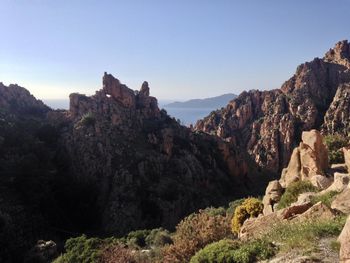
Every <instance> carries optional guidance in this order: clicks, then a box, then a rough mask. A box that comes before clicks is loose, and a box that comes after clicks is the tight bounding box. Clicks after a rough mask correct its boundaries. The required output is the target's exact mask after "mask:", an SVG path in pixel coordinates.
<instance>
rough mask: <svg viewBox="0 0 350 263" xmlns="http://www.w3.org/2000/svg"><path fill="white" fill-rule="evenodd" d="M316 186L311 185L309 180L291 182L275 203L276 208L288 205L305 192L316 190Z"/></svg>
mask: <svg viewBox="0 0 350 263" xmlns="http://www.w3.org/2000/svg"><path fill="white" fill-rule="evenodd" d="M316 191H317V188H316V187H315V186H313V185H312V184H311V183H310V182H309V181H298V182H294V183H291V184H290V185H289V186H288V187H287V189H286V191H285V192H284V194H283V195H282V196H281V200H280V201H279V203H278V205H277V209H282V208H285V207H288V206H289V205H290V204H292V203H294V202H296V201H297V200H298V196H299V195H300V194H302V193H306V192H316Z"/></svg>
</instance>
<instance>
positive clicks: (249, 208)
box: [232, 197, 264, 233]
mask: <svg viewBox="0 0 350 263" xmlns="http://www.w3.org/2000/svg"><path fill="white" fill-rule="evenodd" d="M263 208H264V205H263V204H262V202H261V201H260V200H259V199H257V198H253V197H250V198H247V199H246V200H244V201H243V203H242V204H241V205H239V206H237V207H236V209H235V213H234V215H233V218H232V232H233V233H238V232H239V229H240V228H241V226H242V225H243V223H244V221H245V220H247V219H248V218H251V217H257V216H258V215H259V214H261V213H262V211H263Z"/></svg>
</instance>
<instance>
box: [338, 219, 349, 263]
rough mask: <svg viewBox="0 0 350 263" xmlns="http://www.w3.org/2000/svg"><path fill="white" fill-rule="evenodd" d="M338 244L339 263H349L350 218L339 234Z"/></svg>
mask: <svg viewBox="0 0 350 263" xmlns="http://www.w3.org/2000/svg"><path fill="white" fill-rule="evenodd" d="M338 241H339V243H340V255H339V262H340V263H349V262H350V246H349V244H350V217H348V219H347V221H346V224H345V226H344V228H343V230H342V232H341V233H340V236H339V238H338Z"/></svg>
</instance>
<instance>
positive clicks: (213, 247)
mask: <svg viewBox="0 0 350 263" xmlns="http://www.w3.org/2000/svg"><path fill="white" fill-rule="evenodd" d="M238 247H239V243H238V242H237V241H233V240H229V239H223V240H220V241H218V242H215V243H212V244H209V245H207V246H206V247H205V248H203V249H201V250H199V251H198V252H197V253H196V254H195V255H194V256H193V257H192V258H191V261H190V263H204V262H205V263H226V262H235V261H234V254H235V250H236V249H237V248H238Z"/></svg>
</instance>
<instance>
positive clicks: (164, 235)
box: [145, 228, 173, 248]
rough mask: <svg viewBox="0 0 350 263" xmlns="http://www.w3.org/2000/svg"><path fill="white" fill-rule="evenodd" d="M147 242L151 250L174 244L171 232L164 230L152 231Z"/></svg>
mask: <svg viewBox="0 0 350 263" xmlns="http://www.w3.org/2000/svg"><path fill="white" fill-rule="evenodd" d="M145 241H146V245H147V246H148V247H150V248H152V247H156V248H157V247H163V246H165V245H169V244H172V243H173V240H172V238H171V236H170V233H169V231H168V230H165V229H163V228H157V229H152V230H151V232H150V233H149V235H148V236H147V237H146V240H145Z"/></svg>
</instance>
